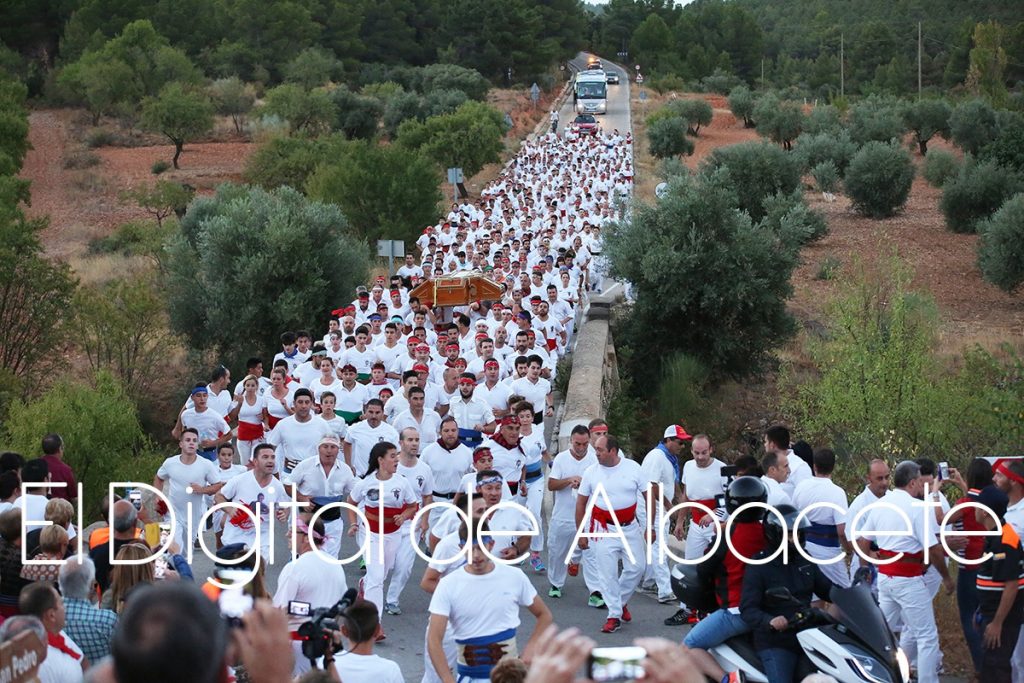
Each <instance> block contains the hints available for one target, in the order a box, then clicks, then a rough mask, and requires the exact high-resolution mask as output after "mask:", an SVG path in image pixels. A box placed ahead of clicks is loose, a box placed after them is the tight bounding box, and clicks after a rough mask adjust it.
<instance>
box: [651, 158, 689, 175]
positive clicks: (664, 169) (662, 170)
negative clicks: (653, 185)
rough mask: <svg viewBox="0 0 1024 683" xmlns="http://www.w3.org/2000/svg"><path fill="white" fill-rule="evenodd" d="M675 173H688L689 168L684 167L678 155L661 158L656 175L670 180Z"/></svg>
mask: <svg viewBox="0 0 1024 683" xmlns="http://www.w3.org/2000/svg"><path fill="white" fill-rule="evenodd" d="M677 175H690V169H689V168H687V167H686V164H684V163H683V160H682V159H680V158H679V157H668V158H666V159H662V160H661V163H660V164H658V176H659V177H660V178H663V179H665V180H670V179H672V178H674V177H675V176H677Z"/></svg>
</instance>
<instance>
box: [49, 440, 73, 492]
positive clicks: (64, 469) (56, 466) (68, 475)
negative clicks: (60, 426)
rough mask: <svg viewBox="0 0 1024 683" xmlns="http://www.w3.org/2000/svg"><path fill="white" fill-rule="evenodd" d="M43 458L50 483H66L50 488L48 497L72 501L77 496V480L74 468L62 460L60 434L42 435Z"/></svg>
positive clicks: (62, 451)
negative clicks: (48, 471)
mask: <svg viewBox="0 0 1024 683" xmlns="http://www.w3.org/2000/svg"><path fill="white" fill-rule="evenodd" d="M42 459H43V460H45V461H46V465H47V467H49V469H50V483H52V484H61V483H63V484H66V486H54V487H53V488H51V489H50V498H63V499H64V500H66V501H68V502H70V503H74V502H75V500H76V499H77V498H78V480H77V479H75V473H74V470H72V469H71V466H70V465H68V464H67V462H65V460H64V439H63V438H61V436H60V434H47V435H46V436H44V437H43V458H42Z"/></svg>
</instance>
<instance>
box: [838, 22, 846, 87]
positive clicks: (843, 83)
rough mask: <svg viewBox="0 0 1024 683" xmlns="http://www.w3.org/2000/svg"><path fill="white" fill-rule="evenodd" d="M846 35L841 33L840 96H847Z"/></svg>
mask: <svg viewBox="0 0 1024 683" xmlns="http://www.w3.org/2000/svg"><path fill="white" fill-rule="evenodd" d="M845 40H846V35H845V34H843V33H840V34H839V96H840V97H846V65H845V64H844V63H843V60H844V57H845V51H846V43H845Z"/></svg>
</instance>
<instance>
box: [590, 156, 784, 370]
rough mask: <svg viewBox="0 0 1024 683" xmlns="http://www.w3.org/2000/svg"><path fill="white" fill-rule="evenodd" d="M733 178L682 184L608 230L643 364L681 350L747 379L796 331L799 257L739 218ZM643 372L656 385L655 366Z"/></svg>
mask: <svg viewBox="0 0 1024 683" xmlns="http://www.w3.org/2000/svg"><path fill="white" fill-rule="evenodd" d="M769 147H773V149H775V150H777V151H779V152H780V153H781V150H779V149H778V148H777V147H774V146H772V145H769ZM727 175H728V174H727V172H725V171H717V172H712V173H701V174H699V175H695V176H677V177H676V178H674V179H673V181H672V192H670V193H668V194H667V195H666V196H664V197H663V198H662V199H660V200H659V201H658V202H657V203H656V204H654V205H644V204H639V205H635V206H634V207H633V210H632V212H631V216H630V217H629V219H628V220H625V221H622V222H619V223H614V224H612V225H611V226H609V230H608V233H609V234H608V235H607V236H606V242H605V253H606V254H607V255H608V258H609V261H610V263H611V273H612V276H613V277H616V278H620V279H622V280H624V281H628V282H630V283H632V285H633V292H634V297H635V303H634V305H633V310H632V317H631V319H630V324H629V325H628V326H626V327H625V331H624V335H623V336H624V337H625V338H623V339H622V343H624V344H627V345H631V346H632V347H633V349H634V351H635V353H636V357H637V358H644V359H650V361H654V360H655V359H659V358H669V357H671V356H672V355H673V354H674V353H676V352H682V353H686V354H689V355H691V356H693V357H695V358H697V359H698V360H699V361H701V362H702V363H703V364H704V365H705V366H707V367H708V368H709V369H710V371H711V372H712V374H713V375H714V376H722V375H731V376H736V377H742V376H744V375H746V374H748V373H750V372H757V371H759V370H761V369H763V368H765V367H766V366H767V364H768V363H769V362H770V359H771V357H772V351H773V350H774V349H775V348H776V347H777V346H778V345H779V344H781V343H782V342H783V341H784V340H785V339H786V338H787V337H788V336H789V335H790V334H792V332H793V331H794V329H795V327H794V322H793V319H792V318H791V317H790V315H789V313H788V312H787V311H786V300H787V298H788V297H789V295H790V293H791V291H792V290H791V286H790V274H791V273H792V270H793V268H794V267H795V265H796V254H795V253H794V252H790V251H787V250H779V249H778V239H777V237H776V235H775V234H773V233H772V232H771V231H769V230H763V229H760V228H758V227H756V226H754V225H753V224H752V223H751V221H750V218H749V216H747V215H745V214H743V213H741V212H739V211H736V208H735V202H736V195H735V190H734V189H733V187H732V186H731V185H730V183H729V182H728V178H727ZM768 254H771V257H770V258H766V255H768ZM680 273H714V274H715V277H706V278H682V279H681V278H680V277H679V274H680ZM681 320H685V321H686V323H687V324H685V325H680V324H679V321H681ZM617 339H618V338H617ZM638 365H639V364H638ZM646 365H647V368H646V369H647V375H648V376H647V377H645V378H643V379H644V380H646V381H651V382H653V381H655V378H656V376H657V375H656V373H657V372H658V369H659V368H658V366H659V363H657V362H647V363H646ZM638 379H639V378H638ZM652 386H653V385H652Z"/></svg>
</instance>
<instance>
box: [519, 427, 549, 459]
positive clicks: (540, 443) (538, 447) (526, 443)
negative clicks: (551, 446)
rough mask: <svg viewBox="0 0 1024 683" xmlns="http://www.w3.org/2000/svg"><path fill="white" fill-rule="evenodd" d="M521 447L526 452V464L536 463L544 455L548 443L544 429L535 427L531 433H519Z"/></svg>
mask: <svg viewBox="0 0 1024 683" xmlns="http://www.w3.org/2000/svg"><path fill="white" fill-rule="evenodd" d="M519 447H520V448H522V449H523V453H525V454H526V462H525V463H524V464H525V465H536V464H537V463H538V462H540V461H541V459H542V458H543V457H544V452H545V451H546V450H547V449H548V444H547V442H546V441H545V440H544V430H543V429H539V428H535V429H534V430H533V431H532V432H530V433H529V434H522V433H521V434H520V435H519Z"/></svg>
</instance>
